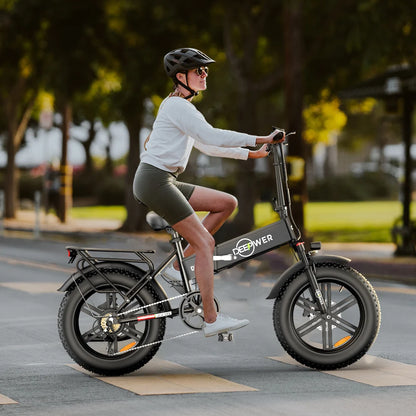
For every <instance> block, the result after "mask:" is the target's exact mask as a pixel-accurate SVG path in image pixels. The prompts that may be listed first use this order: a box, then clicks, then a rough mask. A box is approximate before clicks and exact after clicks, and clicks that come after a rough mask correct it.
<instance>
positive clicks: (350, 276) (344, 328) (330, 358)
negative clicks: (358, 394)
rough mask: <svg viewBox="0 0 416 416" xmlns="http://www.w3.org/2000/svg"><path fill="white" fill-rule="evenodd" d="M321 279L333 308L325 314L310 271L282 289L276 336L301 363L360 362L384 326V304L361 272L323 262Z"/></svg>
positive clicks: (333, 365) (318, 271)
mask: <svg viewBox="0 0 416 416" xmlns="http://www.w3.org/2000/svg"><path fill="white" fill-rule="evenodd" d="M316 277H317V281H318V284H319V287H320V290H321V292H322V295H323V298H324V301H325V303H326V305H327V308H328V313H327V314H322V313H321V312H320V311H319V307H318V305H317V304H316V302H315V300H314V299H315V297H314V296H313V294H312V293H313V292H312V288H311V286H310V283H309V281H308V278H307V276H306V274H305V273H301V274H300V275H294V276H292V277H291V278H289V280H288V282H287V284H286V285H284V287H283V288H282V290H281V292H280V294H279V296H278V297H277V299H276V301H275V304H274V309H273V322H274V327H275V332H276V335H277V337H278V339H279V341H280V342H281V344H282V346H283V348H284V349H285V350H286V351H287V352H288V353H289V354H290V355H291V356H292V357H293V358H294V359H296V360H297V361H299V362H300V363H302V364H305V365H307V366H309V367H312V368H316V369H320V370H333V369H336V368H342V367H345V366H347V365H350V364H352V363H353V362H355V361H357V360H358V359H360V358H361V357H362V356H363V355H364V354H365V353H366V352H367V351H368V349H369V348H370V346H371V345H372V343H373V342H374V340H375V338H376V336H377V334H378V331H379V327H380V317H381V314H380V305H379V301H378V298H377V295H376V293H375V291H374V289H373V288H372V286H371V285H370V283H369V282H368V281H367V280H366V279H365V278H364V277H363V276H362V275H361V274H360V273H358V272H357V271H356V270H354V269H352V268H350V267H345V266H340V265H336V264H317V265H316Z"/></svg>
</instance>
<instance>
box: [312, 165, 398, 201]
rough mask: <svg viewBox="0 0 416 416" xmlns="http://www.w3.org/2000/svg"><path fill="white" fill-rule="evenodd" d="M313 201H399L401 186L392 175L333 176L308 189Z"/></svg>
mask: <svg viewBox="0 0 416 416" xmlns="http://www.w3.org/2000/svg"><path fill="white" fill-rule="evenodd" d="M308 192H309V199H310V200H311V201H370V200H391V199H397V197H398V192H399V184H398V182H397V180H396V179H395V178H394V177H392V176H391V175H388V174H385V173H379V172H366V173H363V174H362V175H359V176H357V175H353V174H349V175H339V176H331V177H329V178H325V179H323V180H320V181H318V182H317V183H315V184H314V185H312V186H310V187H309V189H308Z"/></svg>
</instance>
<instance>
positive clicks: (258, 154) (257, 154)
mask: <svg viewBox="0 0 416 416" xmlns="http://www.w3.org/2000/svg"><path fill="white" fill-rule="evenodd" d="M268 155H269V151H268V144H264V145H263V146H262V147H260V149H257V150H250V151H249V152H248V158H249V159H261V158H262V157H266V156H268Z"/></svg>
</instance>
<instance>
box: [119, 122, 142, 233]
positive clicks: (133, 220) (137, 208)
mask: <svg viewBox="0 0 416 416" xmlns="http://www.w3.org/2000/svg"><path fill="white" fill-rule="evenodd" d="M141 120H142V117H141V114H137V115H136V116H133V117H130V118H129V119H127V120H125V122H126V125H127V130H128V132H129V144H130V145H129V153H128V156H127V177H126V184H127V187H126V197H125V204H126V210H127V217H126V220H125V221H124V224H123V225H122V226H121V230H122V231H126V232H134V231H139V230H143V229H144V225H145V223H146V212H147V209H146V207H145V206H144V205H142V204H139V203H138V202H137V201H136V199H135V198H134V196H133V180H134V175H135V173H136V170H137V166H138V165H139V162H140V130H141Z"/></svg>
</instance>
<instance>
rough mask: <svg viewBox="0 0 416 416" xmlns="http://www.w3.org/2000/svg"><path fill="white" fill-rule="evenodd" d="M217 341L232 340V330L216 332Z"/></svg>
mask: <svg viewBox="0 0 416 416" xmlns="http://www.w3.org/2000/svg"><path fill="white" fill-rule="evenodd" d="M218 341H219V342H224V341H228V342H231V341H234V334H233V333H232V332H221V333H219V334H218Z"/></svg>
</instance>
